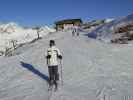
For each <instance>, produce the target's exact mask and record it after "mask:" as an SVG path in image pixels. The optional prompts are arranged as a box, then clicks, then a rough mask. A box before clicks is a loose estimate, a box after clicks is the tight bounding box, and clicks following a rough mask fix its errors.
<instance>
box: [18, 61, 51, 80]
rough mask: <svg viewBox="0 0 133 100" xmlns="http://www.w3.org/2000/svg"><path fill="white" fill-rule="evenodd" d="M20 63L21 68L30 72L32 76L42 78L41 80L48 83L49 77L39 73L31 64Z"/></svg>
mask: <svg viewBox="0 0 133 100" xmlns="http://www.w3.org/2000/svg"><path fill="white" fill-rule="evenodd" d="M20 63H21V66H22V67H24V68H26V69H28V70H29V71H30V72H32V73H33V74H35V75H37V76H39V77H40V78H42V79H43V80H45V81H47V82H48V81H49V77H48V76H47V75H45V74H43V73H41V72H40V71H39V70H38V69H36V68H34V66H33V65H31V64H28V63H25V62H22V61H21V62H20Z"/></svg>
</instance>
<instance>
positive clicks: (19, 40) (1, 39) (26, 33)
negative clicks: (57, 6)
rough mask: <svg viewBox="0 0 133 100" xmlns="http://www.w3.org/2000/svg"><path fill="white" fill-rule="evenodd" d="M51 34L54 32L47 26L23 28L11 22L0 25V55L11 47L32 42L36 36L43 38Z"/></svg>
mask: <svg viewBox="0 0 133 100" xmlns="http://www.w3.org/2000/svg"><path fill="white" fill-rule="evenodd" d="M51 32H55V29H53V28H50V27H48V26H42V27H38V28H24V27H21V26H19V25H18V24H16V23H13V22H11V23H7V24H1V25H0V55H2V54H3V52H5V50H6V49H9V48H13V45H19V44H23V43H27V42H31V41H32V40H34V39H36V38H38V34H39V37H43V36H45V35H47V34H49V33H51ZM1 53H2V54H1Z"/></svg>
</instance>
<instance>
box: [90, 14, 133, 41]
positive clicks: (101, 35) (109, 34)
mask: <svg viewBox="0 0 133 100" xmlns="http://www.w3.org/2000/svg"><path fill="white" fill-rule="evenodd" d="M129 23H133V14H130V15H128V16H126V17H122V18H118V19H115V20H113V21H111V22H109V23H107V24H105V25H102V26H99V27H98V28H96V29H95V30H94V31H92V32H91V34H95V35H96V36H97V39H99V40H102V41H104V42H111V40H112V39H114V38H117V37H119V35H116V34H115V31H116V30H117V29H118V28H119V27H121V26H125V25H127V24H129ZM89 34H90V33H89Z"/></svg>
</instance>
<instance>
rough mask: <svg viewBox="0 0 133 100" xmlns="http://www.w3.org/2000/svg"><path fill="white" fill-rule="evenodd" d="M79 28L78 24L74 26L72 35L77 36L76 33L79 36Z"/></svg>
mask: <svg viewBox="0 0 133 100" xmlns="http://www.w3.org/2000/svg"><path fill="white" fill-rule="evenodd" d="M78 30H79V28H78V26H73V30H72V36H75V35H77V36H79V31H78Z"/></svg>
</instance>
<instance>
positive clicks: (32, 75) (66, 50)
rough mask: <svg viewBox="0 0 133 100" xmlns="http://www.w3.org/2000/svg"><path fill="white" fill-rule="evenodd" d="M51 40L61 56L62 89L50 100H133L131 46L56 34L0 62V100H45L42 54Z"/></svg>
mask: <svg viewBox="0 0 133 100" xmlns="http://www.w3.org/2000/svg"><path fill="white" fill-rule="evenodd" d="M50 39H55V41H56V44H57V47H59V48H60V50H61V51H62V53H63V79H64V85H63V86H59V90H58V91H57V92H55V93H53V94H52V96H51V97H50V100H133V61H132V58H133V53H132V51H133V46H132V45H131V44H130V45H112V44H104V43H100V42H99V41H96V40H92V39H89V38H88V37H87V36H84V35H81V34H80V36H79V37H72V36H71V33H70V32H56V33H53V34H50V35H48V36H45V37H44V38H43V39H41V40H38V41H36V42H35V43H32V44H27V45H25V46H23V47H21V48H19V49H18V50H17V52H19V53H20V54H19V55H16V56H12V57H9V58H8V57H6V58H3V57H1V58H0V100H48V98H49V94H48V83H47V76H48V72H47V66H46V60H45V51H46V49H47V47H48V45H49V40H50Z"/></svg>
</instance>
